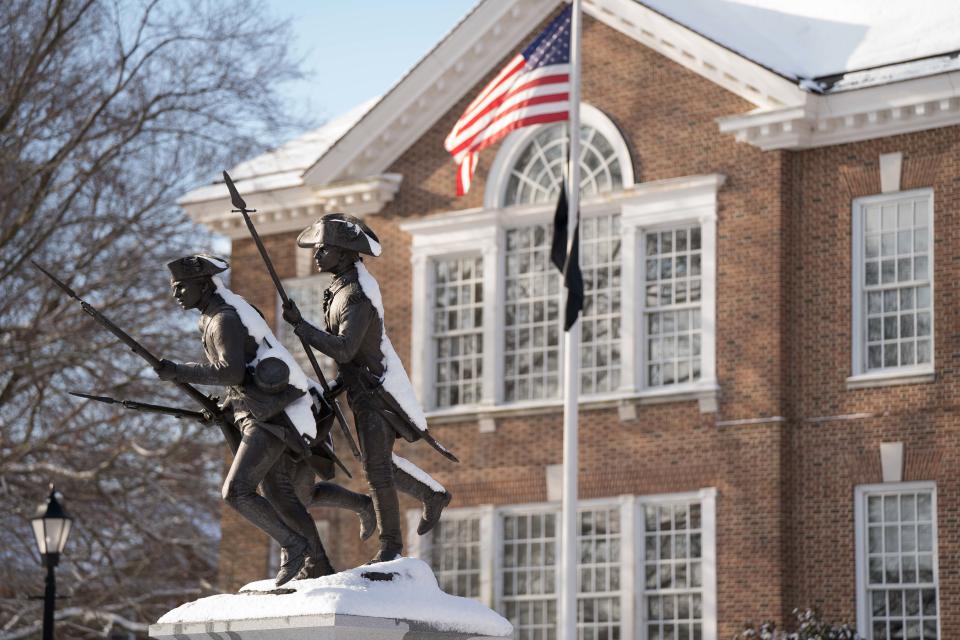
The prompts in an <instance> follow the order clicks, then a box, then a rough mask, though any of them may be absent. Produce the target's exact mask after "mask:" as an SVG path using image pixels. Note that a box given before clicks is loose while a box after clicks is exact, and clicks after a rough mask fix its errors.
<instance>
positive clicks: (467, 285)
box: [433, 256, 483, 407]
mask: <svg viewBox="0 0 960 640" xmlns="http://www.w3.org/2000/svg"><path fill="white" fill-rule="evenodd" d="M433 275H434V291H433V294H434V309H433V311H434V313H433V317H434V326H433V345H434V356H435V360H434V380H433V382H434V405H435V406H437V407H449V406H454V405H458V404H473V403H476V402H479V401H480V400H481V398H482V397H483V258H481V257H478V256H469V257H463V258H444V259H440V260H435V261H434V262H433Z"/></svg>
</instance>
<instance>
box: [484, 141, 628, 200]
mask: <svg viewBox="0 0 960 640" xmlns="http://www.w3.org/2000/svg"><path fill="white" fill-rule="evenodd" d="M580 138H581V142H580V145H581V146H580V158H581V160H580V191H581V192H582V193H583V194H585V195H589V194H593V193H601V192H607V191H618V190H620V189H621V188H623V176H622V172H621V171H620V164H619V159H618V158H617V157H616V153H615V151H614V149H613V146H612V145H611V144H610V141H609V140H607V139H606V138H605V137H604V136H603V135H602V134H600V132H599V131H597V130H596V129H595V128H593V127H591V126H589V125H581V127H580ZM566 158H567V135H566V124H563V123H561V124H550V125H545V126H542V127H541V128H540V130H539V131H538V132H537V133H536V134H535V135H534V136H533V138H532V139H531V140H530V142H529V143H527V146H526V147H524V149H523V150H522V151H521V152H520V154H519V156H518V157H517V161H516V163H515V164H514V166H513V168H512V169H511V171H510V177H509V178H508V180H507V189H506V192H505V193H504V200H503V204H504V206H510V205H515V204H530V203H535V202H555V201H556V199H557V195H558V194H559V192H560V184H561V175H562V174H563V169H564V166H563V165H564V163H565V162H566Z"/></svg>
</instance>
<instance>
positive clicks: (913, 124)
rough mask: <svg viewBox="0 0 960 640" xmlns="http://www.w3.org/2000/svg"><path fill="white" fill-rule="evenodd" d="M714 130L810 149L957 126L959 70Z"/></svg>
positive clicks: (723, 121) (760, 114)
mask: <svg viewBox="0 0 960 640" xmlns="http://www.w3.org/2000/svg"><path fill="white" fill-rule="evenodd" d="M717 122H718V124H719V125H720V131H721V132H723V133H729V134H732V135H734V136H736V139H737V140H738V141H740V142H746V143H749V144H751V145H753V146H755V147H759V148H760V149H763V150H774V149H810V148H815V147H824V146H829V145H834V144H844V143H848V142H857V141H860V140H870V139H874V138H883V137H886V136H892V135H898V134H901V133H910V132H913V131H923V130H927V129H935V128H938V127H945V126H950V125H957V124H960V71H954V72H951V73H944V74H940V75H936V76H928V77H925V78H916V79H913V80H905V81H903V82H896V83H893V84H888V85H881V86H874V87H868V88H865V89H859V90H856V91H845V92H842V93H836V94H830V95H825V96H818V95H812V94H811V95H809V96H808V100H807V102H806V104H804V105H802V106H799V107H787V108H781V109H775V110H768V111H755V112H752V113H747V114H741V115H734V116H726V117H723V118H718V119H717Z"/></svg>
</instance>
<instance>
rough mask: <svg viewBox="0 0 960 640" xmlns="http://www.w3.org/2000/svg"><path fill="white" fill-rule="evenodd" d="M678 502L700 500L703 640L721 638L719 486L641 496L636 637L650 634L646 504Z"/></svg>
mask: <svg viewBox="0 0 960 640" xmlns="http://www.w3.org/2000/svg"><path fill="white" fill-rule="evenodd" d="M677 502H691V503H692V502H699V504H700V535H701V538H700V545H701V546H700V551H701V555H700V562H701V566H702V582H701V588H702V589H703V618H702V620H703V640H717V548H716V545H717V489H716V488H715V487H708V488H704V489H700V490H698V491H687V492H681V493H661V494H656V495H650V496H637V498H636V507H635V509H636V517H635V518H634V523H635V527H636V535H635V536H634V541H635V544H636V549H637V551H636V562H635V565H636V567H635V569H634V570H635V571H636V575H637V580H636V581H635V582H634V585H635V589H636V604H635V607H636V610H637V617H636V627H635V636H634V637H636V638H646V637H647V636H646V627H647V614H646V607H644V602H643V595H644V591H645V589H646V587H645V584H644V579H643V576H644V575H645V574H644V563H645V561H646V557H645V553H646V548H645V545H644V540H643V536H644V533H645V530H644V522H643V507H644V506H646V505H661V504H674V503H677Z"/></svg>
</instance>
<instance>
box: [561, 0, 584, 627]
mask: <svg viewBox="0 0 960 640" xmlns="http://www.w3.org/2000/svg"><path fill="white" fill-rule="evenodd" d="M572 4H573V7H572V12H571V20H570V116H569V141H570V156H569V161H570V166H569V169H568V171H567V175H568V176H569V180H568V181H567V190H568V191H567V193H568V196H567V202H568V203H569V205H568V207H569V208H568V210H569V211H570V215H569V218H568V220H569V223H568V225H567V238H568V239H567V247H568V248H567V255H568V256H569V255H571V254H572V249H573V246H572V244H573V239H574V232H575V230H576V228H577V223H578V221H579V218H580V27H581V20H580V0H572ZM561 290H562V291H563V292H564V304H563V306H562V307H561V309H566V298H567V297H568V296H569V295H570V292H569V291H568V290H567V288H566V287H561ZM579 316H580V314H577V320H576V322H574V324H573V326H572V327H570V330H569V331H566V332H564V334H563V335H564V338H563V350H564V363H563V493H562V498H563V504H562V507H561V512H560V520H561V525H560V531H561V534H560V570H561V573H560V607H559V614H560V619H559V620H558V621H557V622H558V624H557V630H558V632H559V633H558V634H557V635H558V637H559V639H560V640H577V556H578V544H577V468H578V464H579V463H578V452H577V427H578V400H579V395H580V318H579Z"/></svg>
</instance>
